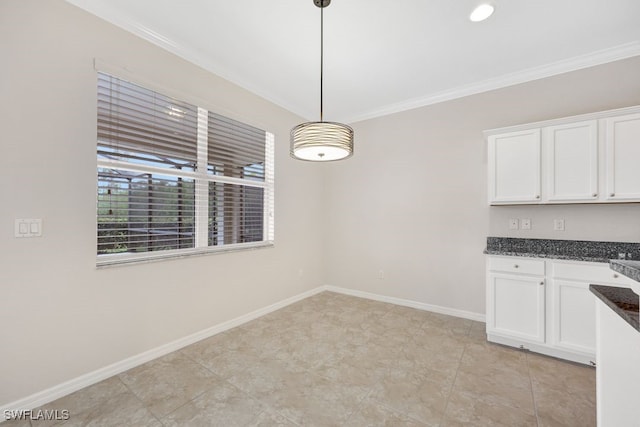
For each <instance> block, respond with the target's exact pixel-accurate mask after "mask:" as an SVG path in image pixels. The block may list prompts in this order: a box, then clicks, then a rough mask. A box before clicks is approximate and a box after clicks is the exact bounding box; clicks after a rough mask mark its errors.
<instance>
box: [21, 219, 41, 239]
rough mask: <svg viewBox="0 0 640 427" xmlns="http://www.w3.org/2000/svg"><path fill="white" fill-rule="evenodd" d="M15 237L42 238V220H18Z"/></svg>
mask: <svg viewBox="0 0 640 427" xmlns="http://www.w3.org/2000/svg"><path fill="white" fill-rule="evenodd" d="M14 235H15V236H16V237H19V238H23V237H40V236H42V219H34V218H30V219H16V220H15V226H14Z"/></svg>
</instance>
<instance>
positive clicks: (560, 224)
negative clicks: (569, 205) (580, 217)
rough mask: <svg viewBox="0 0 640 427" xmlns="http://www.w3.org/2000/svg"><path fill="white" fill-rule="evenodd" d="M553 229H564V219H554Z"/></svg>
mask: <svg viewBox="0 0 640 427" xmlns="http://www.w3.org/2000/svg"><path fill="white" fill-rule="evenodd" d="M553 229H554V230H555V231H564V219H554V220H553Z"/></svg>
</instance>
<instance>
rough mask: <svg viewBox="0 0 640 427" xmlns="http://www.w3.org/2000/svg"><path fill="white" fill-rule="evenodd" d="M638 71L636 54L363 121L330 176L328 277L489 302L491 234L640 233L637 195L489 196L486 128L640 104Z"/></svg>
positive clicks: (457, 305)
mask: <svg viewBox="0 0 640 427" xmlns="http://www.w3.org/2000/svg"><path fill="white" fill-rule="evenodd" d="M638 75H640V57H636V58H634V59H629V60H623V61H618V62H615V63H610V64H607V65H601V66H597V67H592V68H588V69H584V70H580V71H575V72H571V73H566V74H562V75H558V76H555V77H551V78H546V79H541V80H537V81H533V82H529V83H526V84H521V85H517V86H512V87H508V88H504V89H500V90H495V91H491V92H487V93H483V94H479V95H474V96H469V97H466V98H462V99H458V100H454V101H449V102H444V103H440V104H436V105H432V106H427V107H423V108H418V109H415V110H412V111H407V112H403V113H398V114H393V115H389V116H385V117H380V118H376V119H372V120H367V121H362V122H359V123H356V124H355V125H354V128H355V132H356V141H355V144H356V153H355V156H354V157H353V159H351V160H349V161H347V162H344V163H336V164H335V165H331V166H330V169H329V174H328V176H327V188H326V191H327V200H328V203H327V208H328V214H327V220H326V221H327V222H326V223H327V226H326V230H327V231H326V235H325V251H326V255H325V260H326V263H327V264H326V275H327V276H326V277H327V283H328V284H330V285H335V286H341V287H346V288H354V289H357V290H361V291H366V292H372V293H376V294H381V295H385V296H393V297H397V298H404V299H408V300H412V301H417V302H421V303H425V304H432V305H438V306H441V307H445V308H453V309H457V310H463V311H467V312H470V313H477V314H484V311H485V309H484V305H485V290H484V288H485V280H484V278H485V264H484V257H483V255H482V251H483V249H484V247H485V239H486V237H487V236H488V235H493V236H503V237H504V236H512V237H532V238H555V239H584V240H619V241H635V242H638V241H640V205H639V204H626V205H617V206H601V205H596V206H587V205H571V206H534V207H527V206H520V207H506V206H504V207H503V206H500V207H491V208H490V207H489V206H488V203H487V169H486V168H487V164H486V163H487V160H486V157H487V152H486V151H487V149H486V142H485V140H484V138H483V134H482V131H483V130H486V129H493V128H499V127H504V126H511V125H517V124H523V123H531V122H536V121H541V120H547V119H553V118H558V117H566V116H572V115H577V114H583V113H589V112H595V111H602V110H608V109H613V108H621V107H627V106H632V105H638V104H640V79H638V78H637V76H638ZM509 218H530V219H531V221H532V229H531V230H529V231H525V230H520V231H518V232H510V231H509V230H508V219H509ZM555 218H563V219H565V222H566V231H565V232H553V231H552V226H553V219H555ZM380 270H383V271H384V278H380V277H379V271H380Z"/></svg>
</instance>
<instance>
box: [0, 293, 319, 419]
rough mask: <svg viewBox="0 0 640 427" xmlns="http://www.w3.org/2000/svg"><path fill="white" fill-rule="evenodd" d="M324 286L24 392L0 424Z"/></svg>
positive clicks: (4, 407) (0, 412) (8, 406)
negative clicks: (15, 414) (12, 414)
mask: <svg viewBox="0 0 640 427" xmlns="http://www.w3.org/2000/svg"><path fill="white" fill-rule="evenodd" d="M324 290H325V289H324V286H320V287H317V288H315V289H311V290H310V291H307V292H303V293H301V294H298V295H294V296H292V297H290V298H287V299H284V300H282V301H279V302H277V303H275V304H271V305H269V306H267V307H264V308H260V309H258V310H255V311H252V312H250V313H247V314H245V315H243V316H239V317H236V318H235V319H231V320H228V321H226V322H223V323H220V324H218V325H215V326H212V327H210V328H207V329H204V330H202V331H199V332H196V333H194V334H191V335H188V336H186V337H184V338H180V339H177V340H175V341H172V342H169V343H167V344H164V345H161V346H159V347H156V348H153V349H151V350H148V351H145V352H144V353H140V354H137V355H135V356H132V357H129V358H127V359H124V360H121V361H119V362H116V363H113V364H111V365H109V366H105V367H104V368H100V369H97V370H95V371H93V372H89V373H87V374H84V375H81V376H79V377H77V378H74V379H72V380H69V381H66V382H64V383H62V384H58V385H56V386H53V387H51V388H48V389H46V390H43V391H40V392H38V393H35V394H32V395H31V396H27V397H25V398H22V399H19V400H16V401H15V402H11V403H7V404H3V405H1V406H0V424H1V423H2V422H4V421H6V420H5V419H4V415H3V414H4V413H5V411H10V410H29V409H34V408H37V407H39V406H42V405H45V404H47V403H49V402H52V401H54V400H56V399H59V398H61V397H63V396H66V395H68V394H70V393H73V392H74V391H78V390H80V389H82V388H85V387H87V386H90V385H93V384H96V383H98V382H100V381H102V380H105V379H107V378H109V377H112V376H114V375H117V374H119V373H121V372H124V371H126V370H128V369H131V368H135V367H136V366H139V365H142V364H143V363H147V362H149V361H151V360H153V359H156V358H158V357H161V356H164V355H166V354H169V353H171V352H173V351H176V350H180V349H181V348H183V347H186V346H188V345H191V344H193V343H195V342H198V341H200V340H203V339H205V338H209V337H211V336H213V335H216V334H219V333H220V332H224V331H226V330H229V329H231V328H235V327H236V326H240V325H242V324H244V323H247V322H249V321H251V320H254V319H256V318H258V317H261V316H264V315H265V314H269V313H271V312H273V311H276V310H278V309H280V308H283V307H286V306H288V305H290V304H293V303H295V302H298V301H300V300H303V299H305V298H308V297H310V296H312V295H315V294H317V293H320V292H322V291H324Z"/></svg>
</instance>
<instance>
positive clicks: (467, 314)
mask: <svg viewBox="0 0 640 427" xmlns="http://www.w3.org/2000/svg"><path fill="white" fill-rule="evenodd" d="M324 289H325V290H327V291H330V292H338V293H340V294H345V295H351V296H354V297H360V298H366V299H371V300H374V301H381V302H388V303H390V304H396V305H401V306H404V307H411V308H417V309H418V310H425V311H432V312H434V313H440V314H447V315H449V316H455V317H462V318H463V319H469V320H475V321H478V322H484V321H485V319H486V316H485V315H484V314H481V313H474V312H471V311H465V310H458V309H455V308H449V307H442V306H439V305H433V304H425V303H423V302H418V301H412V300H408V299H402V298H396V297H389V296H385V295H379V294H373V293H370V292H364V291H357V290H355V289H348V288H341V287H338V286H331V285H325V286H324Z"/></svg>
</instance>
